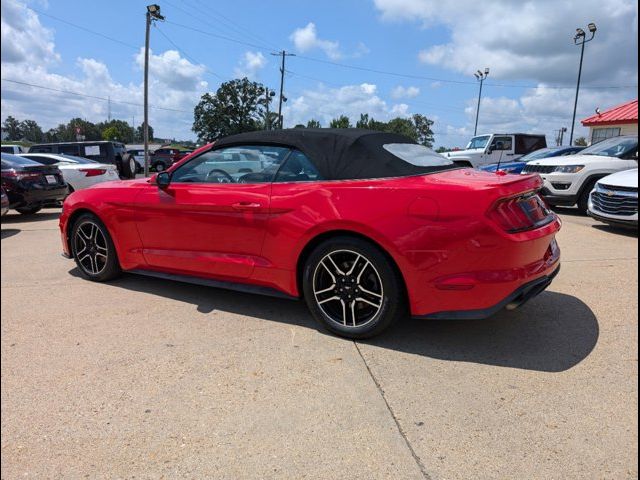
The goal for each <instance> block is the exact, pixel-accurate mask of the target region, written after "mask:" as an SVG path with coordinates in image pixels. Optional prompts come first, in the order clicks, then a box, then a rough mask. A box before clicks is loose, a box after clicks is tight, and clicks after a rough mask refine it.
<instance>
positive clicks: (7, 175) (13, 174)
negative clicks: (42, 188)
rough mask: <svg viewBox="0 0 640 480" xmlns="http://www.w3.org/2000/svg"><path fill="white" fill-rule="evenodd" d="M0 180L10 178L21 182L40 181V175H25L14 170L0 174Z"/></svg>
mask: <svg viewBox="0 0 640 480" xmlns="http://www.w3.org/2000/svg"><path fill="white" fill-rule="evenodd" d="M2 178H3V179H4V178H8V179H9V178H10V179H12V180H16V181H18V182H19V181H21V180H32V181H33V180H41V179H42V174H41V173H26V172H16V171H15V170H7V171H4V172H2Z"/></svg>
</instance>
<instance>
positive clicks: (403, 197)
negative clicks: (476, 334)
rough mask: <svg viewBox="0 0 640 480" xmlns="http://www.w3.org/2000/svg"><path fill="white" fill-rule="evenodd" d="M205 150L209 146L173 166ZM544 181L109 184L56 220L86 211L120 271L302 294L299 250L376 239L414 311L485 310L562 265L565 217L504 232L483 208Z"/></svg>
mask: <svg viewBox="0 0 640 480" xmlns="http://www.w3.org/2000/svg"><path fill="white" fill-rule="evenodd" d="M210 148H211V145H206V146H204V147H202V148H200V149H198V150H196V151H194V152H193V153H192V154H190V155H189V156H187V157H186V158H184V159H182V160H181V161H180V162H178V163H176V164H175V165H173V166H172V167H171V169H170V170H169V171H172V170H174V169H176V168H177V167H178V166H179V165H181V164H182V163H184V162H186V161H188V160H189V159H190V158H192V157H194V156H196V155H199V154H200V153H202V152H203V151H206V150H208V149H210ZM540 186H541V179H540V177H539V176H537V175H529V176H513V175H502V176H501V175H496V174H491V173H486V172H480V171H476V170H471V169H457V170H448V171H444V172H439V173H434V174H430V175H422V176H412V177H401V178H389V179H374V180H343V181H318V182H292V183H257V184H233V183H231V184H184V183H183V184H179V183H176V184H170V185H169V187H168V188H165V189H160V188H158V186H156V185H155V182H154V178H153V177H152V178H151V179H140V180H132V181H119V182H110V183H103V184H99V185H96V186H95V187H92V188H89V189H85V190H81V191H77V192H75V193H73V194H72V195H71V196H69V197H68V198H67V200H66V201H65V203H64V209H63V213H62V216H61V218H60V228H61V233H62V240H63V248H64V251H65V253H66V254H67V255H69V254H70V253H71V252H70V251H69V245H68V235H69V231H68V225H69V219H70V218H71V217H72V216H73V215H74V214H77V213H79V212H81V211H85V210H88V211H91V212H93V213H95V214H96V215H97V216H98V217H99V218H101V220H102V221H103V222H104V224H105V225H106V227H107V228H108V230H109V233H110V234H111V237H112V239H113V241H114V245H115V247H116V250H117V252H118V258H119V260H120V264H121V266H122V268H123V269H124V270H147V271H157V272H165V273H169V274H181V275H193V276H197V277H201V278H208V279H214V280H223V281H232V282H241V283H246V284H252V285H256V286H263V287H270V288H273V289H276V290H278V291H280V292H283V293H285V294H287V295H291V296H299V295H300V293H301V292H300V291H299V284H298V281H299V276H298V269H299V267H300V262H301V258H302V255H303V253H304V249H305V247H307V246H308V245H310V244H311V242H313V241H314V239H317V238H321V236H322V235H327V234H331V233H332V232H350V233H351V234H355V235H360V236H363V237H366V238H368V239H370V240H371V241H373V242H375V243H377V244H378V245H379V246H380V247H381V248H382V249H384V250H385V251H386V252H387V253H388V255H390V256H391V257H392V259H393V260H394V262H395V263H396V265H397V266H398V268H399V270H400V272H401V274H402V277H403V279H404V281H405V284H406V287H407V293H408V297H409V305H410V310H411V314H412V315H415V316H427V315H430V314H434V313H438V312H450V311H465V310H482V309H488V308H490V307H492V306H495V305H496V304H498V303H500V302H501V301H502V300H504V299H505V298H507V297H508V296H509V295H510V294H512V293H513V292H514V291H515V290H517V289H518V288H519V287H521V286H523V285H525V284H527V283H528V282H531V281H533V280H535V279H538V278H540V277H544V276H549V275H551V274H552V273H553V272H554V271H555V270H556V269H557V267H558V263H559V250H558V249H557V247H556V245H555V240H554V237H555V234H556V232H557V231H558V230H559V229H560V221H559V219H558V218H557V216H555V214H552V215H553V219H552V221H551V222H549V223H547V224H545V225H544V226H542V227H540V228H535V229H532V230H528V231H524V232H520V233H508V232H506V231H505V230H504V228H503V227H501V226H500V225H498V224H497V223H496V222H495V221H494V220H493V219H492V218H491V217H490V216H489V215H488V212H489V211H490V210H491V208H492V206H493V205H494V204H495V203H496V202H497V201H498V200H500V199H503V198H506V197H512V196H515V195H519V194H522V193H525V192H533V191H535V190H537V189H539V188H540Z"/></svg>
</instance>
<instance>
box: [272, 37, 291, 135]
mask: <svg viewBox="0 0 640 480" xmlns="http://www.w3.org/2000/svg"><path fill="white" fill-rule="evenodd" d="M271 55H274V56H278V57H279V56H282V66H281V67H280V100H279V101H278V123H279V125H280V128H282V127H283V123H284V122H283V119H282V102H286V101H287V97H285V96H284V95H283V93H282V92H283V90H284V71H285V70H284V59H285V57H295V56H296V55H295V53H287V52H286V51H284V50H282V51H281V52H278V53H272V54H271Z"/></svg>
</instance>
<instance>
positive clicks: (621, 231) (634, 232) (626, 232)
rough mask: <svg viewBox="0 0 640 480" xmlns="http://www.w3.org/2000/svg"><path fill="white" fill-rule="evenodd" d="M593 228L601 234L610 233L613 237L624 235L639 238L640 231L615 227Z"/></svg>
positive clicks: (605, 225)
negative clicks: (639, 232)
mask: <svg viewBox="0 0 640 480" xmlns="http://www.w3.org/2000/svg"><path fill="white" fill-rule="evenodd" d="M593 228H595V229H596V230H600V231H601V232H606V233H610V234H613V235H624V236H625V237H634V238H638V229H637V228H636V229H632V228H624V227H616V226H614V225H607V224H603V225H593Z"/></svg>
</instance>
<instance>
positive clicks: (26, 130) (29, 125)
mask: <svg viewBox="0 0 640 480" xmlns="http://www.w3.org/2000/svg"><path fill="white" fill-rule="evenodd" d="M20 132H21V134H22V137H23V138H26V139H27V140H29V141H30V142H35V143H38V142H42V141H43V140H44V132H43V131H42V128H40V125H38V123H37V122H36V121H35V120H23V121H22V122H20Z"/></svg>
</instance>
